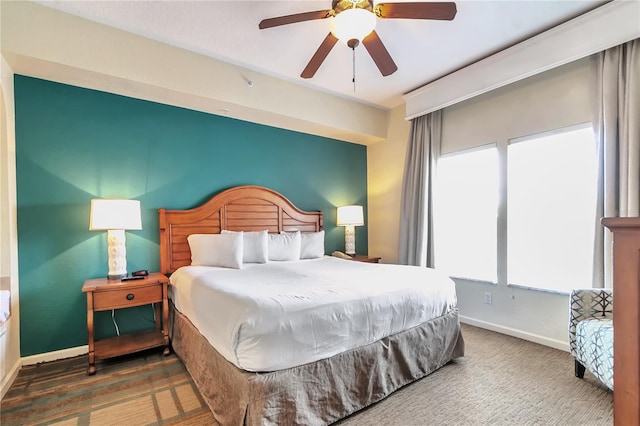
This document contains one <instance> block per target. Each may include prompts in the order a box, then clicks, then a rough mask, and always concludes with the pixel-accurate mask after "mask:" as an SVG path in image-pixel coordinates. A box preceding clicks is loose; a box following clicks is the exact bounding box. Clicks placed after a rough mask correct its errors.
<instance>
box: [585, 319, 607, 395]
mask: <svg viewBox="0 0 640 426" xmlns="http://www.w3.org/2000/svg"><path fill="white" fill-rule="evenodd" d="M576 346H577V353H578V354H577V357H576V358H577V360H578V361H580V363H581V364H582V365H584V366H585V367H586V368H587V369H588V370H589V371H591V372H592V373H593V374H594V375H595V376H596V377H597V378H598V379H600V381H602V383H604V384H605V385H606V386H607V387H608V388H609V389H613V321H612V320H611V319H610V318H604V317H603V318H588V319H585V320H582V321H580V322H578V324H577V325H576Z"/></svg>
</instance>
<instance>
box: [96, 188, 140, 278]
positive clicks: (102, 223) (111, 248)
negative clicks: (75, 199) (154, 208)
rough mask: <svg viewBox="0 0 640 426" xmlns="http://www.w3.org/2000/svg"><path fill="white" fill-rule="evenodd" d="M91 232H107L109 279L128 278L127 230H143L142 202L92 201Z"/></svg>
mask: <svg viewBox="0 0 640 426" xmlns="http://www.w3.org/2000/svg"><path fill="white" fill-rule="evenodd" d="M89 229H90V230H93V231H95V230H103V231H104V230H106V231H107V252H108V254H109V274H108V275H107V279H110V280H118V279H120V278H124V277H126V276H127V248H126V237H125V234H124V231H125V230H134V229H142V219H141V216H140V201H138V200H120V199H93V200H91V215H90V218H89Z"/></svg>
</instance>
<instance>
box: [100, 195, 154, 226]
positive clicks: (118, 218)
mask: <svg viewBox="0 0 640 426" xmlns="http://www.w3.org/2000/svg"><path fill="white" fill-rule="evenodd" d="M89 229H90V230H111V229H113V230H115V229H124V230H128V229H142V218H141V215H140V201H138V200H119V199H93V200H91V215H90V218H89Z"/></svg>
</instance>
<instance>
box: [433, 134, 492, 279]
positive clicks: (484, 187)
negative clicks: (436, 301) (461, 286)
mask: <svg viewBox="0 0 640 426" xmlns="http://www.w3.org/2000/svg"><path fill="white" fill-rule="evenodd" d="M434 203H435V208H436V211H435V232H434V238H435V263H436V265H435V266H436V267H437V268H438V269H442V270H443V271H445V272H446V273H447V274H449V275H451V276H455V277H459V278H470V279H475V280H482V281H489V282H496V280H497V276H496V274H497V266H496V256H497V244H496V242H497V240H496V235H497V232H496V226H497V224H496V220H497V207H498V156H497V149H496V147H495V145H491V146H489V147H483V148H479V149H475V150H470V151H463V152H459V153H455V154H452V155H447V156H443V157H441V158H440V159H439V161H438V175H437V188H436V198H435V201H434Z"/></svg>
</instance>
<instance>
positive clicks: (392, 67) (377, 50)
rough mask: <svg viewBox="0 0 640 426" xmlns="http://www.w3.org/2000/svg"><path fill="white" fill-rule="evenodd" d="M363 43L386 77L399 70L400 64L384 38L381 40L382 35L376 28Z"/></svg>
mask: <svg viewBox="0 0 640 426" xmlns="http://www.w3.org/2000/svg"><path fill="white" fill-rule="evenodd" d="M362 44H364V47H365V48H366V49H367V51H368V52H369V55H371V59H373V62H375V63H376V65H377V67H378V69H379V70H380V73H381V74H382V75H383V76H385V77H386V76H388V75H391V74H393V73H394V72H396V71H397V70H398V66H397V65H396V63H395V62H393V59H392V58H391V55H390V54H389V51H388V50H387V48H386V47H384V44H383V43H382V40H380V37H379V36H378V33H377V32H375V30H374V31H372V32H371V34H369V35H368V36H366V37H365V38H364V39H363V40H362Z"/></svg>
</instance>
